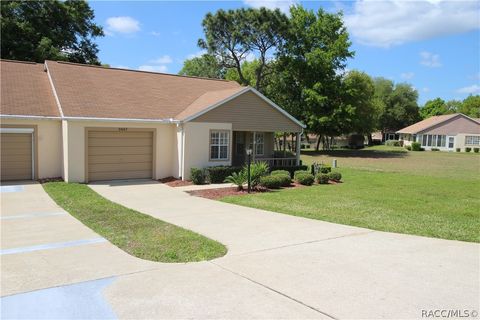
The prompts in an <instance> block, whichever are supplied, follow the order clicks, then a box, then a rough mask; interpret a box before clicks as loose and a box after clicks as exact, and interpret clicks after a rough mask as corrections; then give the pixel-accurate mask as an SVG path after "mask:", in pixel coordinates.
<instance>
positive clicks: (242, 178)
mask: <svg viewBox="0 0 480 320" xmlns="http://www.w3.org/2000/svg"><path fill="white" fill-rule="evenodd" d="M223 182H230V183H233V184H234V185H236V186H237V188H238V190H242V189H243V185H244V184H245V183H246V182H247V175H246V174H245V171H243V170H242V171H240V172H234V173H232V174H231V175H230V176H228V177H226V178H225V180H224V181H223Z"/></svg>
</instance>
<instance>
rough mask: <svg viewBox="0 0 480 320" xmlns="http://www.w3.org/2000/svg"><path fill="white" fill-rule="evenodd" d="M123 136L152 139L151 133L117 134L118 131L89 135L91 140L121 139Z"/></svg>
mask: <svg viewBox="0 0 480 320" xmlns="http://www.w3.org/2000/svg"><path fill="white" fill-rule="evenodd" d="M122 135H127V136H128V138H129V139H133V138H151V137H152V132H151V131H138V132H137V131H135V132H132V131H127V132H116V131H90V132H89V133H88V137H89V138H119V137H121V136H122Z"/></svg>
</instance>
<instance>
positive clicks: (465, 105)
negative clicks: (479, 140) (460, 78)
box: [458, 95, 480, 118]
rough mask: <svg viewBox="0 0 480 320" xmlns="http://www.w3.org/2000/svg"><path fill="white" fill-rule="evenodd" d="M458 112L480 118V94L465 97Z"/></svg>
mask: <svg viewBox="0 0 480 320" xmlns="http://www.w3.org/2000/svg"><path fill="white" fill-rule="evenodd" d="M458 112H460V113H463V114H465V115H467V116H469V117H472V118H480V95H475V96H474V95H470V96H468V97H467V98H465V99H464V100H463V102H462V105H461V106H460V107H459V108H458Z"/></svg>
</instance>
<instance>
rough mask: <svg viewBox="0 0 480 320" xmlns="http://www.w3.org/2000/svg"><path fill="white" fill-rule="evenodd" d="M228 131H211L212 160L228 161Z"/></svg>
mask: <svg viewBox="0 0 480 320" xmlns="http://www.w3.org/2000/svg"><path fill="white" fill-rule="evenodd" d="M229 143H230V138H229V132H228V131H210V160H228V147H229Z"/></svg>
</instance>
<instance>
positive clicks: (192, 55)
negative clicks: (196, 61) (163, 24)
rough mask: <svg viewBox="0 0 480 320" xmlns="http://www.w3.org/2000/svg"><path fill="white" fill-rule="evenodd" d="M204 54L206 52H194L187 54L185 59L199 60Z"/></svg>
mask: <svg viewBox="0 0 480 320" xmlns="http://www.w3.org/2000/svg"><path fill="white" fill-rule="evenodd" d="M206 53H207V51H205V50H200V51H198V52H196V53H192V54H189V55H188V56H187V59H193V58H200V57H201V56H203V55H204V54H206Z"/></svg>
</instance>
